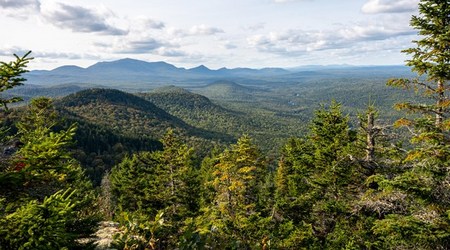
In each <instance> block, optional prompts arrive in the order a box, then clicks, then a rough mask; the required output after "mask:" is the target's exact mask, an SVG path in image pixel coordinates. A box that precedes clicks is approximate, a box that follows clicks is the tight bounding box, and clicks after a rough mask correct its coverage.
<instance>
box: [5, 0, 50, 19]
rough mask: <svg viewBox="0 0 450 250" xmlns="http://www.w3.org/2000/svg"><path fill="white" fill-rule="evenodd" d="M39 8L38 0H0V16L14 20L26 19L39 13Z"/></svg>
mask: <svg viewBox="0 0 450 250" xmlns="http://www.w3.org/2000/svg"><path fill="white" fill-rule="evenodd" d="M40 7H41V3H40V2H39V1H38V0H0V9H3V11H2V14H3V15H6V16H9V17H13V18H16V19H27V18H29V17H30V15H31V14H36V13H39V10H40Z"/></svg>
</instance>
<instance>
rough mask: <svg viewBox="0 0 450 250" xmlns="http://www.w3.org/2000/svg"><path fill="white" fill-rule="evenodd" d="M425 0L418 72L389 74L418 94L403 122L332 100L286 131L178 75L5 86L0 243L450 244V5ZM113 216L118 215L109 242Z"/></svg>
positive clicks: (4, 79)
mask: <svg viewBox="0 0 450 250" xmlns="http://www.w3.org/2000/svg"><path fill="white" fill-rule="evenodd" d="M419 11H420V14H419V15H418V16H413V18H412V20H411V26H412V27H414V28H415V29H417V30H418V32H419V35H420V37H419V38H420V40H417V41H413V43H414V47H412V48H410V49H407V50H405V51H404V53H406V54H408V55H409V56H410V57H411V58H410V59H409V60H408V61H407V65H408V66H409V67H411V69H412V71H414V72H416V73H417V77H416V78H393V79H390V80H389V81H388V82H387V85H389V86H392V87H396V88H399V89H403V90H405V91H407V90H411V89H413V90H414V91H415V92H416V93H417V95H420V98H410V99H407V100H406V101H404V102H400V103H397V104H396V105H395V109H397V110H404V111H407V112H408V114H407V115H405V116H404V117H400V118H399V119H397V120H396V121H394V122H392V123H390V124H386V122H384V121H385V119H383V122H380V117H384V116H386V114H383V112H384V110H385V108H379V107H377V106H376V105H374V104H373V103H369V104H367V105H366V107H365V108H360V107H354V108H358V109H359V110H358V112H357V113H358V116H356V117H353V116H350V115H349V111H352V110H350V109H348V108H344V106H345V107H346V106H351V104H349V103H344V104H343V103H340V102H338V101H334V100H328V101H327V102H325V104H322V105H321V106H319V108H317V109H316V110H314V111H313V112H312V115H311V118H310V120H309V121H308V122H306V124H307V126H304V127H303V128H299V129H297V128H296V130H290V132H289V133H288V132H286V133H287V135H281V134H282V133H283V130H282V129H284V128H287V127H289V126H291V125H292V123H291V120H283V118H282V117H284V116H279V117H281V118H279V119H275V120H270V119H269V117H270V116H269V117H263V118H261V119H256V117H257V115H258V114H260V115H261V116H263V115H264V114H270V112H268V110H267V109H264V110H263V109H262V107H260V108H261V109H258V111H257V112H255V113H252V114H251V115H248V114H245V113H239V112H236V111H235V110H233V109H232V106H233V104H232V102H229V103H228V105H226V106H225V107H224V106H221V105H219V104H217V103H214V102H212V101H211V100H210V99H208V98H207V97H205V96H203V95H200V94H194V93H192V92H189V91H186V90H185V89H182V88H178V87H172V86H170V87H166V88H162V89H157V90H155V91H152V92H146V93H138V94H129V93H125V92H122V91H119V90H112V89H88V90H83V91H80V92H78V93H75V94H71V95H68V96H66V97H64V98H61V99H56V100H53V99H51V98H48V97H39V98H35V99H32V100H31V101H30V102H29V104H28V105H26V106H23V107H11V105H12V104H14V103H17V102H19V101H20V100H21V98H20V97H14V96H11V95H5V96H3V97H2V98H0V105H1V107H2V110H1V125H2V127H1V129H0V146H1V150H2V154H1V157H0V249H108V248H114V249H449V248H450V175H449V173H450V169H449V166H450V118H449V114H450V112H449V111H450V101H449V93H448V91H449V87H448V85H449V81H450V50H449V42H450V2H449V1H447V0H421V1H420V3H419ZM15 57H16V58H15V60H14V61H11V62H2V63H1V64H0V75H1V78H0V82H1V85H0V92H5V91H7V90H10V89H13V88H17V87H18V86H20V85H23V84H24V82H25V78H24V77H23V74H25V73H26V72H27V70H26V67H27V64H28V63H29V62H30V61H31V60H32V58H31V57H30V53H27V54H25V55H23V56H17V55H15ZM208 88H209V89H210V90H211V89H212V90H214V91H215V92H209V93H210V94H211V93H215V94H216V95H220V93H233V91H236V93H240V94H241V95H251V94H253V95H252V96H256V97H258V93H261V92H263V91H264V90H261V89H259V90H255V89H252V88H248V87H245V89H243V88H244V87H242V86H239V85H238V84H234V83H230V82H216V83H213V84H211V85H209V86H208ZM224 88H226V89H227V91H224ZM233 89H234V90H233ZM236 89H238V90H236ZM230 91H231V92H230ZM394 93H398V92H394ZM407 96H410V95H407ZM210 97H211V98H213V95H210ZM332 97H333V96H330V98H329V99H333V98H332ZM226 98H231V99H232V98H234V95H233V94H232V95H229V96H227V97H226ZM245 98H248V97H244V99H245ZM326 98H328V96H327V97H326ZM230 103H231V104H230ZM239 105H243V104H242V103H240V104H239ZM280 105H281V104H280ZM357 106H358V105H357ZM258 112H260V113H258ZM388 112H392V113H393V112H394V111H388ZM403 114H405V113H398V114H397V115H395V116H396V117H399V116H400V115H403ZM285 115H286V117H287V114H285ZM213 117H215V119H213ZM275 117H278V116H275ZM286 119H287V118H286ZM286 121H288V122H286ZM299 122H300V121H299ZM301 122H302V123H303V122H304V121H303V120H302V121H301ZM299 126H300V125H299ZM254 128H258V129H260V130H258V131H250V132H249V133H245V132H247V131H249V130H251V129H254ZM280 128H281V129H280ZM290 133H298V134H297V135H292V134H290ZM274 137H279V138H278V139H273V138H274ZM288 137H289V138H288ZM264 141H265V143H266V144H264V143H263V142H264ZM280 141H282V144H281V145H282V146H278V145H279V144H278V143H280ZM269 144H273V145H269ZM274 145H276V147H277V149H276V151H277V152H276V153H274V151H275V150H274ZM260 146H262V147H260ZM271 146H272V147H271ZM101 221H113V222H111V223H112V224H115V225H117V230H116V231H115V233H113V235H112V238H113V240H112V242H111V243H110V245H109V246H101V245H100V244H99V241H98V239H97V238H96V237H95V232H96V231H97V230H98V227H99V223H100V222H101ZM116 223H117V224H116Z"/></svg>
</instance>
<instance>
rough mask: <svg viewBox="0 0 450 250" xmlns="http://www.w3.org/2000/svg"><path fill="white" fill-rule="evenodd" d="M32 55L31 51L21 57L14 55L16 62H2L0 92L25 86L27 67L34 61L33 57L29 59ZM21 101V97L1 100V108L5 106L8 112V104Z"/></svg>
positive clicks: (0, 63) (0, 67) (0, 64)
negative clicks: (24, 76) (24, 75)
mask: <svg viewBox="0 0 450 250" xmlns="http://www.w3.org/2000/svg"><path fill="white" fill-rule="evenodd" d="M30 54H31V51H29V52H28V53H25V54H24V55H23V56H21V57H19V56H18V55H16V54H14V57H15V58H16V60H15V61H11V62H8V63H6V62H0V92H4V91H5V90H8V89H12V88H14V87H16V86H20V85H23V83H24V82H25V81H26V79H25V78H23V74H24V73H26V72H28V70H27V69H26V67H27V65H28V63H29V62H30V61H31V60H33V58H32V57H29V55H30ZM20 101H22V98H20V97H12V98H0V106H3V107H4V108H5V110H8V106H7V105H8V104H10V103H15V102H20Z"/></svg>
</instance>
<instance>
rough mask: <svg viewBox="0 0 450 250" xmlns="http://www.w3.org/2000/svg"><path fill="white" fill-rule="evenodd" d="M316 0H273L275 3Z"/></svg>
mask: <svg viewBox="0 0 450 250" xmlns="http://www.w3.org/2000/svg"><path fill="white" fill-rule="evenodd" d="M307 1H314V0H273V2H274V3H291V2H307Z"/></svg>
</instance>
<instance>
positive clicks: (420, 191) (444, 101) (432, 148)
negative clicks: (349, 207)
mask: <svg viewBox="0 0 450 250" xmlns="http://www.w3.org/2000/svg"><path fill="white" fill-rule="evenodd" d="M411 26H412V27H414V28H415V29H417V30H418V34H419V39H418V40H416V41H413V43H415V44H416V47H414V48H410V49H407V50H404V51H403V52H404V53H406V54H408V55H411V56H412V57H411V59H409V60H408V61H407V65H408V66H410V67H411V68H412V70H413V71H415V72H416V73H417V74H418V75H419V77H418V78H416V79H392V80H390V81H389V82H388V84H389V85H393V86H399V87H403V88H405V89H409V88H414V89H415V90H416V91H417V92H419V93H421V94H422V95H424V96H425V97H428V98H430V101H428V102H424V103H413V102H405V103H400V104H398V105H397V107H398V108H402V109H407V110H409V111H411V112H413V113H418V114H420V115H419V116H417V117H418V118H415V119H400V120H399V121H397V122H396V125H397V126H406V127H408V128H409V130H410V131H411V132H412V138H411V143H412V144H413V148H411V149H408V150H407V155H406V157H405V158H404V159H403V161H402V162H401V167H402V168H401V171H399V172H400V173H399V174H398V175H396V176H375V177H374V178H377V182H378V183H379V185H380V187H379V188H378V190H377V191H373V194H372V195H371V196H370V197H371V198H372V199H371V200H370V202H368V203H367V204H366V205H367V207H370V208H371V209H372V211H373V212H374V214H375V215H377V216H378V218H379V219H378V220H376V221H375V222H374V226H373V228H372V230H373V233H374V234H375V236H376V237H377V239H378V240H377V242H376V244H377V246H378V247H380V248H393V247H402V248H421V249H445V248H446V247H448V246H449V245H450V230H449V228H450V220H449V217H448V214H449V213H450V209H449V208H450V193H449V192H450V191H449V190H450V189H449V188H448V183H450V176H449V172H450V171H449V168H448V166H449V164H450V146H449V145H450V120H449V107H450V100H449V93H448V89H449V80H450V46H449V44H450V1H448V0H421V1H420V2H419V15H417V16H413V17H412V19H411ZM375 204H378V205H375Z"/></svg>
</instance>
